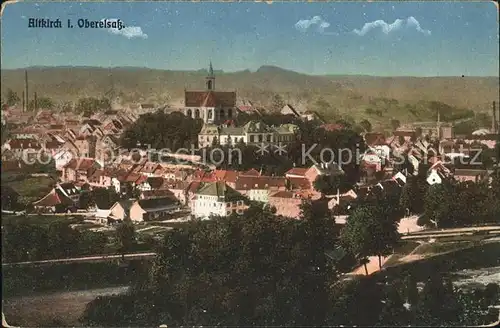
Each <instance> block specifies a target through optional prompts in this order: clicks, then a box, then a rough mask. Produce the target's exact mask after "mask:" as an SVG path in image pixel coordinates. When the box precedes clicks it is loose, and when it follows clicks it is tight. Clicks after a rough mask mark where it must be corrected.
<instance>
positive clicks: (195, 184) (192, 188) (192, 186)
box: [186, 181, 202, 193]
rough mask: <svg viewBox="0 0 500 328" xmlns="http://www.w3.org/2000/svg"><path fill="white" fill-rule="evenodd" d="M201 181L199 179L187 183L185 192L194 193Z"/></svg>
mask: <svg viewBox="0 0 500 328" xmlns="http://www.w3.org/2000/svg"><path fill="white" fill-rule="evenodd" d="M201 185H202V183H201V182H199V181H193V182H191V183H190V184H189V186H188V188H187V190H186V191H187V192H188V193H195V192H196V191H197V190H198V189H199V188H200V187H201Z"/></svg>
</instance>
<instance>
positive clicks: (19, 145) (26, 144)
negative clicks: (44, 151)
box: [9, 139, 42, 149]
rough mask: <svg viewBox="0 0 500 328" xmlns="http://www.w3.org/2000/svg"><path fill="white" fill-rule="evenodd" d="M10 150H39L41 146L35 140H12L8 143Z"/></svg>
mask: <svg viewBox="0 0 500 328" xmlns="http://www.w3.org/2000/svg"><path fill="white" fill-rule="evenodd" d="M9 146H10V148H11V149H41V148H42V146H41V145H40V143H39V142H38V141H37V140H35V139H12V140H11V141H9Z"/></svg>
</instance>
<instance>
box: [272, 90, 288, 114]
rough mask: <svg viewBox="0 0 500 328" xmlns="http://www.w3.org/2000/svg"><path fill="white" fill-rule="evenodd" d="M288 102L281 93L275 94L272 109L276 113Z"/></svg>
mask: <svg viewBox="0 0 500 328" xmlns="http://www.w3.org/2000/svg"><path fill="white" fill-rule="evenodd" d="M285 105H286V103H285V101H284V100H283V97H282V96H281V95H279V94H275V95H274V96H273V99H272V101H271V110H272V112H274V113H279V112H280V111H281V109H282V108H283V107H285Z"/></svg>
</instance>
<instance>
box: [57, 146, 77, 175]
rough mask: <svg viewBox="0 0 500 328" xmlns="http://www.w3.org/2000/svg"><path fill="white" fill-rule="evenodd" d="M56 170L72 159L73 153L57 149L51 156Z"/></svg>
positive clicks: (59, 169)
mask: <svg viewBox="0 0 500 328" xmlns="http://www.w3.org/2000/svg"><path fill="white" fill-rule="evenodd" d="M52 158H53V159H54V162H55V165H56V170H58V171H61V170H62V169H63V168H64V166H66V165H67V164H68V163H69V162H70V161H71V160H72V159H73V153H72V152H71V151H69V150H67V149H64V148H62V149H59V150H58V151H57V152H56V153H55V154H54V155H53V156H52Z"/></svg>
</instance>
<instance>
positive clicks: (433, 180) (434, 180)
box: [427, 161, 451, 185]
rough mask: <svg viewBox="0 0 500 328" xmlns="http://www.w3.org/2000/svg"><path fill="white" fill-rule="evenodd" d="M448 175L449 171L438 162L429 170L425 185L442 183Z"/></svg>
mask: <svg viewBox="0 0 500 328" xmlns="http://www.w3.org/2000/svg"><path fill="white" fill-rule="evenodd" d="M450 173H451V172H450V170H449V169H448V168H447V167H446V166H444V164H443V163H442V162H441V161H438V162H436V163H435V164H433V165H432V166H431V167H430V168H429V171H428V173H427V183H428V184H430V185H433V184H439V183H442V182H443V181H444V179H446V177H447V176H448V175H449V174H450Z"/></svg>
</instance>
